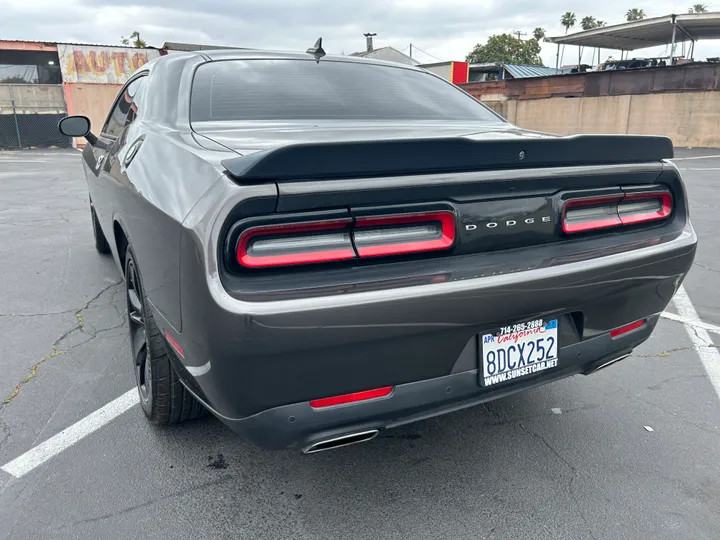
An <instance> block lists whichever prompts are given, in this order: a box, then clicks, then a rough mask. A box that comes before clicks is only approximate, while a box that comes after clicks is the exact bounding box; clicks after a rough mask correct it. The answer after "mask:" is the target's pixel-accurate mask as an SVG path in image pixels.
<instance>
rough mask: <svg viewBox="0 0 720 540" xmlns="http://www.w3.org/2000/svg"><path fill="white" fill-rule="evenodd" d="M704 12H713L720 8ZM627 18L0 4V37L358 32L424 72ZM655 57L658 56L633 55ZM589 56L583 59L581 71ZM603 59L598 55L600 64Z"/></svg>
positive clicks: (73, 2)
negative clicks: (500, 36) (504, 39)
mask: <svg viewBox="0 0 720 540" xmlns="http://www.w3.org/2000/svg"><path fill="white" fill-rule="evenodd" d="M632 5H633V6H634V7H638V8H643V9H644V10H645V12H646V14H647V15H648V16H659V15H665V14H668V13H671V12H672V11H673V10H675V11H676V12H678V13H680V12H683V13H684V12H686V11H687V6H684V5H683V6H679V5H677V4H675V5H674V4H670V3H657V2H650V1H648V0H643V1H640V2H634V3H633V4H632ZM688 5H690V2H689V3H688ZM709 7H710V8H711V9H713V8H714V9H717V10H720V4H718V5H717V6H713V5H710V6H709ZM627 9H628V4H627V3H626V2H622V3H621V2H619V1H618V0H608V1H606V2H603V3H602V4H598V3H597V2H592V1H590V0H575V1H574V2H568V1H562V2H561V1H559V0H512V1H506V2H501V1H499V0H354V1H345V0H203V1H202V2H196V1H193V0H144V1H143V3H142V4H139V3H134V2H125V1H123V0H104V1H103V2H102V3H100V2H97V1H93V0H68V1H65V2H57V0H24V1H22V2H18V1H17V0H0V13H2V17H0V36H2V37H3V39H29V40H38V41H77V42H88V43H108V44H119V42H120V36H123V35H124V36H126V35H128V34H130V32H132V31H133V30H139V31H140V33H141V35H142V37H143V38H144V39H145V40H146V41H147V42H148V44H150V45H154V46H158V47H159V46H161V45H162V44H163V43H164V42H166V41H185V42H191V43H198V42H201V43H207V44H217V45H235V46H245V47H253V48H270V49H285V50H304V49H305V48H307V47H308V46H310V45H311V44H312V43H313V42H314V41H315V39H316V38H317V37H318V36H322V37H323V39H324V41H323V44H324V46H325V48H326V50H327V51H328V52H331V53H338V54H339V53H343V52H344V53H345V54H349V53H351V52H355V51H359V50H363V49H364V47H365V40H364V38H363V36H362V34H363V33H364V32H376V33H377V34H378V35H377V37H376V38H375V44H376V47H382V46H385V45H392V46H394V47H396V48H398V49H401V50H402V49H406V48H407V47H408V45H409V43H411V42H412V43H413V44H414V45H415V49H414V50H415V54H414V56H417V58H419V59H420V60H422V61H428V62H431V61H434V58H433V57H435V58H439V59H441V60H462V59H464V57H465V55H466V54H467V53H468V52H469V51H470V50H471V49H472V47H473V46H474V45H475V44H476V43H478V42H483V41H484V40H486V39H487V37H488V36H490V35H492V34H496V33H502V32H514V31H521V32H526V33H527V34H528V35H530V33H531V32H532V30H533V28H535V27H537V26H542V27H544V28H546V29H547V31H548V34H549V35H559V34H562V33H563V32H564V29H563V28H562V26H561V25H560V22H559V21H560V16H561V15H562V14H563V13H564V12H565V11H568V10H571V11H574V12H575V13H576V15H577V19H578V22H579V21H580V19H582V17H584V16H585V15H593V16H594V17H596V18H598V19H602V20H605V21H607V22H608V24H612V23H616V22H621V21H622V20H623V19H624V14H625V11H627ZM421 51H424V52H421ZM663 51H664V47H659V48H653V49H648V50H643V51H639V52H637V53H636V55H638V56H652V55H660V54H662V53H663ZM555 52H556V50H555V46H554V45H550V44H544V45H543V51H542V58H543V60H544V62H545V64H546V65H550V66H554V65H555ZM425 53H427V54H425ZM591 54H592V52H591V51H589V50H588V51H586V53H585V55H584V57H583V59H584V61H589V60H590V56H591ZM609 54H611V51H603V59H604V58H606V57H607V56H608V55H609ZM616 55H617V53H616ZM706 56H720V42H717V41H715V42H713V41H708V42H700V43H699V44H698V45H697V46H696V49H695V57H696V58H699V59H704V58H705V57H706ZM575 58H577V48H575V47H567V48H566V50H565V63H570V62H572V61H573V59H575Z"/></svg>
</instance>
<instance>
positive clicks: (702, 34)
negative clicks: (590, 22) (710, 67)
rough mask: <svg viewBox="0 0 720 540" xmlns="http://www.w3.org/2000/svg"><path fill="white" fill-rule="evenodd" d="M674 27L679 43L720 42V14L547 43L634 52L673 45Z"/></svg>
mask: <svg viewBox="0 0 720 540" xmlns="http://www.w3.org/2000/svg"><path fill="white" fill-rule="evenodd" d="M673 22H674V23H675V24H673ZM674 26H676V27H677V31H676V32H675V40H674V41H675V42H681V41H688V40H690V41H697V40H699V39H720V12H713V13H685V14H682V15H665V16H664V17H653V18H651V19H642V20H640V21H631V22H627V23H623V24H616V25H614V26H605V27H603V28H594V29H592V30H585V31H583V32H576V33H575V34H569V35H567V36H558V37H550V38H545V41H547V42H550V43H557V44H558V45H580V46H583V47H599V48H601V49H619V50H623V51H634V50H635V49H644V48H646V47H655V46H657V45H667V44H668V43H671V42H672V41H673V27H674Z"/></svg>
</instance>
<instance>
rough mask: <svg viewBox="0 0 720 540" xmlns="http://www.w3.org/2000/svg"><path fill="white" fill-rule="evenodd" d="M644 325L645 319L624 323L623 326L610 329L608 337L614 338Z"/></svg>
mask: <svg viewBox="0 0 720 540" xmlns="http://www.w3.org/2000/svg"><path fill="white" fill-rule="evenodd" d="M644 325H645V319H642V320H639V321H635V322H634V323H630V324H626V325H625V326H621V327H620V328H616V329H615V330H610V337H613V338H616V337H618V336H622V335H624V334H627V333H628V332H632V331H633V330H637V329H638V328H641V327H643V326H644Z"/></svg>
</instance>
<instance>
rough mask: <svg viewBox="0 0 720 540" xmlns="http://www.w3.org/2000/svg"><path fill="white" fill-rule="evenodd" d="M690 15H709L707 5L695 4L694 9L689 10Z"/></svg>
mask: <svg viewBox="0 0 720 540" xmlns="http://www.w3.org/2000/svg"><path fill="white" fill-rule="evenodd" d="M688 13H707V5H705V4H695V5H694V6H693V7H691V8H690V9H688Z"/></svg>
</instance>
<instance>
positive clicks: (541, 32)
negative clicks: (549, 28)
mask: <svg viewBox="0 0 720 540" xmlns="http://www.w3.org/2000/svg"><path fill="white" fill-rule="evenodd" d="M545 33H546V30H545V29H544V28H543V27H542V26H538V27H537V28H536V29H535V30H533V38H534V39H535V40H536V41H538V42H539V41H540V40H541V39H543V38H544V37H545Z"/></svg>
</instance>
